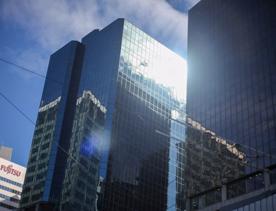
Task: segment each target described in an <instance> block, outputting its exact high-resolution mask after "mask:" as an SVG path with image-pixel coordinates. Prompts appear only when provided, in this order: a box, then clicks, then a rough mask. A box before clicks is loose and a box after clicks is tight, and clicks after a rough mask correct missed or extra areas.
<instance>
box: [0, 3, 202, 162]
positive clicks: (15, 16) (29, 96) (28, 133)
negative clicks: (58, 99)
mask: <svg viewBox="0 0 276 211" xmlns="http://www.w3.org/2000/svg"><path fill="white" fill-rule="evenodd" d="M198 1H199V0H167V1H165V0H79V1H73V0H59V1H56V0H47V1H42V0H41V1H36V0H21V1H1V2H0V58H3V59H6V60H9V61H12V62H15V63H17V64H19V65H22V66H24V67H27V68H29V69H31V70H33V71H36V72H38V73H41V74H46V71H47V65H48V59H49V56H50V54H51V53H53V52H54V51H55V50H57V49H58V48H60V47H61V46H63V45H64V44H65V43H67V42H68V41H70V40H80V39H81V38H82V37H83V36H84V35H85V34H87V33H89V32H90V31H92V30H93V29H95V28H103V27H105V26H106V25H108V24H109V23H110V22H112V21H113V20H115V19H117V18H121V17H123V18H126V19H127V20H129V21H130V22H132V23H133V24H135V25H137V26H138V27H139V28H141V29H143V30H144V31H145V32H147V33H148V34H150V35H151V36H153V37H154V38H155V39H157V40H159V41H160V42H162V43H164V44H165V45H167V46H168V47H169V48H171V49H172V50H174V51H176V52H177V53H179V54H181V55H182V56H183V57H184V58H185V57H186V39H187V18H188V17H187V10H188V8H190V7H192V6H193V5H194V4H196V3H197V2H198ZM43 85H44V79H43V78H40V77H37V76H35V75H31V74H28V73H25V72H22V71H21V70H19V69H17V68H15V67H12V66H10V65H8V64H5V63H3V62H1V61H0V92H1V93H3V94H5V95H6V96H7V97H8V98H9V99H10V100H12V101H13V102H14V103H15V104H16V105H17V106H18V107H20V108H21V109H22V110H23V111H24V112H25V113H26V114H27V115H28V116H29V117H30V118H31V119H32V120H33V121H35V120H36V116H37V111H38V105H39V102H40V98H41V94H42V89H43ZM33 130H34V126H33V125H32V124H30V122H28V121H27V120H26V119H25V118H24V117H23V116H21V115H20V114H19V113H18V112H17V111H15V110H14V108H12V107H11V106H10V105H9V104H7V102H6V101H4V100H3V99H2V98H1V97H0V144H3V145H6V146H9V147H12V148H13V149H14V152H13V161H15V162H17V163H19V164H22V165H26V164H27V161H28V155H29V149H30V145H31V140H32V136H33Z"/></svg>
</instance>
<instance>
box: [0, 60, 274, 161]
mask: <svg viewBox="0 0 276 211" xmlns="http://www.w3.org/2000/svg"><path fill="white" fill-rule="evenodd" d="M0 61H2V62H4V63H6V64H9V65H12V66H14V67H17V68H19V69H21V70H23V71H25V72H28V73H30V74H34V75H37V76H39V77H41V78H45V79H48V80H51V81H53V82H55V83H58V84H60V85H63V83H61V82H59V81H57V80H55V79H52V78H49V77H47V76H45V75H42V74H40V73H37V72H36V71H33V70H31V69H29V68H26V67H24V66H22V65H18V64H16V63H14V62H11V61H9V60H6V59H3V58H1V57H0ZM1 96H2V97H3V98H4V99H6V100H7V101H8V102H9V101H10V100H9V99H8V98H7V97H6V96H5V95H3V94H2V93H1ZM10 104H11V105H12V106H13V107H14V108H15V109H16V110H17V111H18V112H19V113H21V114H22V115H23V116H25V118H26V119H28V120H29V121H30V122H31V123H32V124H34V125H35V123H34V121H33V120H31V119H30V118H29V117H28V116H27V115H26V114H25V113H24V112H22V111H21V110H20V109H19V108H18V107H17V106H16V105H15V104H14V103H12V102H11V101H10ZM184 114H185V115H186V116H188V114H187V113H184ZM171 120H172V121H176V122H178V123H179V124H182V125H185V126H187V127H191V128H192V129H196V130H200V129H198V128H196V127H194V126H192V125H190V124H187V123H186V122H182V121H179V120H177V119H171ZM206 130H208V128H206ZM200 131H201V130H200ZM210 131H211V130H210ZM201 132H202V131H201ZM216 136H217V135H216ZM217 137H218V138H221V137H219V136H217ZM221 139H224V140H225V141H227V142H229V143H231V144H236V145H239V146H242V147H244V148H247V149H250V150H253V151H255V152H257V153H260V154H263V155H264V156H267V157H269V158H271V157H274V158H276V156H273V155H270V154H267V153H265V152H263V151H261V150H257V149H255V148H252V147H250V146H247V145H244V144H240V143H235V142H233V141H231V140H227V139H225V138H221Z"/></svg>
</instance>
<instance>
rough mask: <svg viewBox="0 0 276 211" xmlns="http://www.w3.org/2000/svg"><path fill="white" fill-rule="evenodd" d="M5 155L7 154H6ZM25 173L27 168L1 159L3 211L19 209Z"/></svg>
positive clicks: (0, 201) (0, 192) (0, 178)
mask: <svg viewBox="0 0 276 211" xmlns="http://www.w3.org/2000/svg"><path fill="white" fill-rule="evenodd" d="M1 148H2V147H1ZM9 151H10V150H9ZM5 155H7V154H6V153H5ZM8 157H11V156H8ZM25 171H26V168H25V167H23V166H20V165H18V164H16V163H13V162H11V161H9V160H6V159H4V158H1V157H0V210H1V211H8V210H15V209H18V208H19V201H20V198H21V192H22V186H23V182H24V179H25Z"/></svg>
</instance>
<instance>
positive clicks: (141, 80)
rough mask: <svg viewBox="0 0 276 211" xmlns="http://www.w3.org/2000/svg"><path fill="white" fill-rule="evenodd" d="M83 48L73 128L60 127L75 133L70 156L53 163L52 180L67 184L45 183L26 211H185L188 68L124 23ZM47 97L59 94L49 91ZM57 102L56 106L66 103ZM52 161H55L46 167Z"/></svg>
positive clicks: (86, 39)
mask: <svg viewBox="0 0 276 211" xmlns="http://www.w3.org/2000/svg"><path fill="white" fill-rule="evenodd" d="M79 46H81V47H82V48H83V51H82V53H83V56H82V59H81V62H80V68H79V69H78V70H79V79H74V78H71V79H72V81H73V80H76V81H77V82H76V83H78V85H77V89H76V90H75V92H73V93H76V94H75V95H74V97H73V98H74V100H73V101H72V102H74V103H72V104H71V105H72V108H73V110H72V112H71V117H72V119H70V121H69V122H70V127H64V125H62V124H61V123H59V126H60V127H61V128H62V129H63V130H65V131H69V130H70V136H69V137H68V139H66V142H64V146H63V147H64V148H62V149H65V150H66V152H68V154H66V153H65V154H66V157H65V159H61V160H59V159H55V162H56V167H55V169H54V173H53V177H52V178H55V175H58V174H57V173H55V171H58V172H61V171H62V177H60V178H61V179H60V180H56V179H52V180H56V181H59V183H58V184H57V183H54V182H52V183H51V184H52V185H50V186H49V183H43V184H42V186H41V187H42V188H41V191H40V192H41V197H40V198H38V199H37V200H36V201H32V200H31V199H30V198H31V197H30V196H29V195H32V194H33V192H34V191H33V189H31V190H30V189H26V191H25V192H26V194H25V195H26V197H25V198H26V199H25V200H26V201H22V205H24V203H25V204H27V203H29V204H31V203H40V202H47V203H48V202H49V203H52V204H53V206H52V209H55V208H59V209H61V210H83V211H88V210H89V211H90V210H91V211H94V210H104V211H107V210H108V211H115V210H120V211H122V210H137V211H138V210H141V211H146V210H150V211H152V210H160V211H162V210H170V211H172V210H182V208H181V207H183V206H184V205H185V201H184V199H183V197H182V196H183V191H184V180H183V175H184V174H183V165H182V163H181V162H182V160H183V156H184V155H183V144H182V143H183V142H184V141H185V127H184V124H183V122H184V119H185V115H184V113H185V98H186V93H185V86H186V73H185V69H186V68H185V65H186V64H185V61H184V60H183V59H182V58H181V57H180V56H178V55H177V54H175V53H174V52H172V51H171V50H169V49H168V48H166V47H165V46H163V45H162V44H161V43H159V42H158V41H156V40H154V39H153V38H152V37H150V36H149V35H147V34H145V33H144V32H143V31H141V30H140V29H138V28H137V27H135V26H134V25H132V24H130V23H129V22H127V21H125V20H124V19H118V20H116V21H114V22H113V23H111V24H110V25H108V26H107V27H105V28H104V29H102V30H94V31H92V32H91V33H89V34H88V35H86V36H85V37H84V38H83V39H82V42H81V43H79ZM70 58H71V59H73V60H74V59H75V58H77V57H76V55H75V57H74V56H72V57H70ZM57 59H58V60H59V59H60V60H62V61H64V62H65V60H64V59H63V58H57ZM50 63H51V62H50ZM54 66H55V65H54ZM64 66H65V64H64ZM55 67H56V68H58V67H59V66H55ZM67 67H68V65H67ZM49 71H50V68H49V70H48V75H47V76H49V77H50V74H49ZM55 78H57V77H55ZM58 78H59V77H58ZM63 78H64V76H63ZM46 89H49V92H51V91H52V92H55V91H56V90H55V91H54V89H52V86H51V85H48V86H47V83H46V85H45V88H44V90H46ZM63 90H64V92H66V93H69V92H68V88H67V89H65V88H63ZM47 93H48V92H47ZM47 96H48V94H44V95H43V97H42V102H44V101H45V100H44V98H46V97H47ZM49 96H50V94H49ZM58 96H61V97H60V98H58V99H59V101H58V103H57V105H56V106H59V104H60V103H61V102H62V99H63V97H62V95H61V94H60V95H57V97H58ZM45 102H46V101H45ZM48 102H50V101H48ZM66 105H67V104H66ZM59 112H60V111H59V110H57V111H56V115H57V116H56V118H58V114H59ZM39 119H40V117H39V118H38V121H40V120H39ZM55 122H56V123H55V124H58V123H57V120H56V121H55ZM63 124H64V123H63ZM67 124H69V123H67ZM37 127H38V128H40V127H41V128H45V127H44V125H42V126H38V124H37ZM43 130H44V129H43ZM55 130H56V129H55ZM53 133H55V131H54V132H53ZM50 140H52V143H51V144H52V145H53V146H54V144H53V143H54V141H53V140H54V139H50ZM39 143H40V142H39ZM57 150H58V149H57ZM32 156H33V153H32V152H31V157H32ZM50 158H51V154H49V157H47V158H46V160H47V159H48V160H49V162H48V164H47V165H48V166H50V164H51V162H52V161H51V159H50ZM29 166H30V167H31V165H29ZM59 168H61V169H63V170H61V169H59ZM49 171H50V170H49V167H47V168H46V170H45V172H49ZM60 175H61V174H60ZM43 176H44V177H46V178H48V177H49V173H47V174H46V173H45V174H44V175H43ZM46 181H47V179H46ZM26 187H28V186H27V183H26ZM31 187H32V186H31ZM51 190H57V191H56V192H51ZM48 192H49V193H50V194H49V195H47V193H48ZM51 193H52V194H51ZM46 196H48V198H45V197H46ZM27 197H29V198H27Z"/></svg>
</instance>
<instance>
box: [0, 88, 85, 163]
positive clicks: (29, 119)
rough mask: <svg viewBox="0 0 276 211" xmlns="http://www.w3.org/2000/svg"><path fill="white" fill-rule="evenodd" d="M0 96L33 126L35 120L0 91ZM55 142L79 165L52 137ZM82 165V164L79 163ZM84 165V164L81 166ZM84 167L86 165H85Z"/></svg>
mask: <svg viewBox="0 0 276 211" xmlns="http://www.w3.org/2000/svg"><path fill="white" fill-rule="evenodd" d="M0 96H1V97H2V98H3V99H4V100H6V101H7V103H9V104H10V105H11V106H12V107H13V108H14V109H15V110H16V111H18V112H19V113H20V114H21V115H22V116H23V117H25V119H26V120H28V121H29V122H30V123H31V124H32V125H34V126H35V122H34V121H33V120H32V119H31V118H30V117H28V116H27V115H26V114H25V113H24V112H23V111H22V110H21V109H20V108H19V107H18V106H17V105H15V103H13V102H12V101H11V100H10V99H9V98H8V97H6V96H5V95H4V94H3V93H2V92H0ZM52 140H53V141H54V142H55V144H56V145H57V146H58V147H59V148H60V149H61V150H62V151H63V152H64V153H66V154H67V155H68V156H69V157H70V158H71V159H72V160H74V161H76V162H77V163H78V164H80V165H81V163H80V162H79V161H77V160H76V159H75V158H74V157H72V155H70V154H69V153H68V152H67V151H66V150H65V149H64V148H63V147H62V146H60V145H59V143H57V142H56V141H55V140H54V139H52ZM81 166H83V165H81ZM83 167H85V166H83ZM85 168H86V167H85Z"/></svg>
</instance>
